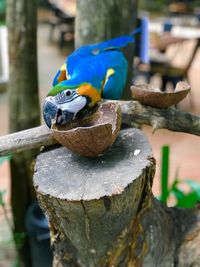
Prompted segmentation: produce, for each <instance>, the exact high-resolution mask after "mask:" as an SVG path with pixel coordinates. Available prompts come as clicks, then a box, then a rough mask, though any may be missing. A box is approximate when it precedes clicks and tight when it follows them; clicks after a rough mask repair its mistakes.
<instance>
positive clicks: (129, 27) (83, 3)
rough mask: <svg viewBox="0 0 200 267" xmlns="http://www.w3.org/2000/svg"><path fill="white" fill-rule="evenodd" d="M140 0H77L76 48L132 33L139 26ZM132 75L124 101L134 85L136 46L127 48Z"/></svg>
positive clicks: (129, 76) (128, 81) (129, 75)
mask: <svg viewBox="0 0 200 267" xmlns="http://www.w3.org/2000/svg"><path fill="white" fill-rule="evenodd" d="M137 4H138V1H137V0H112V1H111V0H104V1H98V0H77V14H76V23H75V46H76V47H79V46H81V45H84V44H90V43H98V42H101V41H104V40H108V39H111V38H113V37H116V36H120V35H126V34H129V33H130V32H131V31H133V29H134V28H135V25H136V18H137ZM125 55H126V58H127V59H128V63H129V72H128V79H127V85H126V89H125V94H124V98H125V99H128V98H130V96H131V93H130V82H131V76H132V61H133V55H134V46H133V45H129V46H128V48H127V49H125Z"/></svg>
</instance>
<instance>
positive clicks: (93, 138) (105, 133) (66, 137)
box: [52, 102, 121, 157]
mask: <svg viewBox="0 0 200 267" xmlns="http://www.w3.org/2000/svg"><path fill="white" fill-rule="evenodd" d="M120 127H121V110H120V106H119V105H118V104H117V103H114V102H108V103H103V104H101V105H100V106H99V108H98V109H97V111H96V112H95V113H94V114H92V115H90V116H89V117H86V118H83V119H81V120H74V121H72V122H71V123H69V124H68V125H67V126H64V127H63V126H62V127H60V128H56V126H55V125H53V127H52V134H53V136H54V138H55V139H56V140H57V141H58V142H59V143H60V144H62V145H63V146H65V147H67V148H68V149H70V150H72V151H73V152H75V153H77V154H79V155H82V156H85V157H96V156H99V155H101V154H102V153H103V152H104V151H105V150H106V149H107V148H108V147H110V146H111V145H112V144H113V142H114V141H115V139H116V137H117V134H118V132H119V130H120Z"/></svg>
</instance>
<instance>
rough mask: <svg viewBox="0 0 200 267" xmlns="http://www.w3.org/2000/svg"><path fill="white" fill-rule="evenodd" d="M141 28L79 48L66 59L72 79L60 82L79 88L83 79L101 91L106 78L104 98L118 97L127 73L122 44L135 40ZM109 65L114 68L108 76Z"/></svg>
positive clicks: (83, 81)
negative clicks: (121, 49) (135, 35)
mask: <svg viewBox="0 0 200 267" xmlns="http://www.w3.org/2000/svg"><path fill="white" fill-rule="evenodd" d="M139 30H140V29H136V30H135V31H134V32H132V33H131V34H130V35H127V36H121V37H117V38H114V39H111V40H108V41H105V42H102V43H99V44H91V45H85V46H82V47H80V48H78V49H76V50H75V51H74V52H73V53H72V54H71V55H70V56H69V57H68V58H67V59H66V61H65V62H66V65H67V73H68V77H69V79H68V80H65V81H63V82H62V83H61V84H62V85H64V86H65V87H66V88H67V87H68V88H74V89H76V88H77V87H78V86H80V85H82V84H84V83H89V84H91V85H92V86H93V87H94V88H96V90H97V91H99V92H100V91H101V88H102V83H104V82H105V80H106V83H105V84H104V88H103V92H102V96H103V98H109V99H119V98H120V97H121V94H122V91H123V88H124V85H125V82H126V75H127V61H126V59H125V57H124V55H123V53H122V52H121V51H120V48H122V47H125V46H127V45H128V44H129V43H132V42H134V40H135V39H134V36H133V35H134V34H136V33H137V32H138V31H139ZM109 69H112V70H114V72H113V74H112V75H110V76H109V77H108V76H107V73H108V70H109ZM54 80H56V78H55V79H54Z"/></svg>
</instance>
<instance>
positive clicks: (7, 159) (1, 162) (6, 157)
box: [0, 155, 12, 165]
mask: <svg viewBox="0 0 200 267" xmlns="http://www.w3.org/2000/svg"><path fill="white" fill-rule="evenodd" d="M11 158H12V156H11V155H9V156H5V157H0V165H2V164H3V163H4V162H5V161H9V160H10V159H11Z"/></svg>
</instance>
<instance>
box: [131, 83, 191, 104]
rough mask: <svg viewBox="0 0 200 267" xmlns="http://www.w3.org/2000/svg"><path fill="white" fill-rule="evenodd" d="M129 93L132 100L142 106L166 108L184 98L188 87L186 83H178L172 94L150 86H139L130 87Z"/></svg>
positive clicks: (188, 89)
mask: <svg viewBox="0 0 200 267" xmlns="http://www.w3.org/2000/svg"><path fill="white" fill-rule="evenodd" d="M131 91H132V96H133V99H134V100H138V101H139V102H140V103H142V104H145V105H148V106H151V107H156V108H168V107H170V106H173V105H176V104H177V103H179V102H180V101H181V100H182V99H183V98H185V97H186V96H187V94H188V92H189V91H190V86H189V85H188V84H187V83H186V82H179V83H177V85H176V88H175V90H174V91H173V92H162V91H160V90H159V89H157V88H154V87H153V86H152V85H150V84H140V85H137V86H131Z"/></svg>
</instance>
